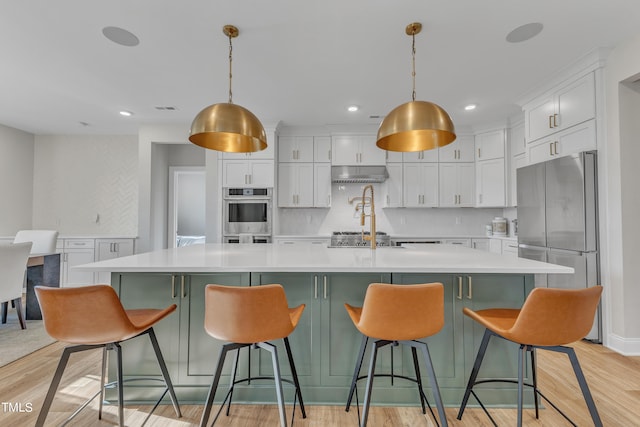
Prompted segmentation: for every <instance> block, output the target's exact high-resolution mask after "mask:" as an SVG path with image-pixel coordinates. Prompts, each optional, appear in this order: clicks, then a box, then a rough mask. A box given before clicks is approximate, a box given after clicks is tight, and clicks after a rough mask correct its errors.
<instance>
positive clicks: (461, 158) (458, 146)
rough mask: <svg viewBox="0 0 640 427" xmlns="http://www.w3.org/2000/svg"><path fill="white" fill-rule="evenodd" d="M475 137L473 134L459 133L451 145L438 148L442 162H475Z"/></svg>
mask: <svg viewBox="0 0 640 427" xmlns="http://www.w3.org/2000/svg"><path fill="white" fill-rule="evenodd" d="M473 148H474V138H473V136H472V135H458V136H457V137H456V140H455V141H453V142H452V143H451V144H449V145H445V146H444V147H440V148H439V149H438V159H439V161H440V162H473V159H474V152H473Z"/></svg>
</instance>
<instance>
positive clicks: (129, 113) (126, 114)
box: [120, 110, 133, 117]
mask: <svg viewBox="0 0 640 427" xmlns="http://www.w3.org/2000/svg"><path fill="white" fill-rule="evenodd" d="M120 115H121V116H125V117H131V116H133V113H132V112H131V111H124V110H123V111H120Z"/></svg>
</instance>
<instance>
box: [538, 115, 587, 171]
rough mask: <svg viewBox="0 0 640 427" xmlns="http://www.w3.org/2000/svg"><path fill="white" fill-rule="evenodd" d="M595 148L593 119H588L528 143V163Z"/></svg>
mask: <svg viewBox="0 0 640 427" xmlns="http://www.w3.org/2000/svg"><path fill="white" fill-rule="evenodd" d="M595 148H596V128H595V121H594V120H589V121H587V122H584V123H581V124H579V125H576V126H573V127H571V128H569V129H567V130H565V131H562V132H558V133H556V134H554V135H552V136H550V137H548V138H543V139H541V140H540V141H538V142H535V143H533V144H529V147H528V154H529V155H528V161H529V164H534V163H541V162H545V161H547V160H551V159H553V158H556V157H562V156H567V155H569V154H575V153H579V152H581V151H586V150H593V149H595Z"/></svg>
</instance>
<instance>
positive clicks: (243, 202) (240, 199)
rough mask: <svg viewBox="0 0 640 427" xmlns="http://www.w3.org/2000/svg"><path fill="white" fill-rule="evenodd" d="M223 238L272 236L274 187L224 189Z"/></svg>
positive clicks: (225, 239) (226, 239)
mask: <svg viewBox="0 0 640 427" xmlns="http://www.w3.org/2000/svg"><path fill="white" fill-rule="evenodd" d="M222 198H223V204H224V215H223V239H224V241H229V239H236V238H237V239H240V237H241V236H242V237H243V239H246V238H248V236H254V237H269V238H271V223H272V220H271V217H272V214H273V212H272V198H273V196H272V189H271V188H224V189H223V196H222Z"/></svg>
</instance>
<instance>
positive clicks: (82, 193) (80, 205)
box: [32, 135, 138, 236]
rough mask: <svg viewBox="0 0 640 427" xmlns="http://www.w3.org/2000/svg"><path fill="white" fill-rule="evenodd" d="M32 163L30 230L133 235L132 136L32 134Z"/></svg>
mask: <svg viewBox="0 0 640 427" xmlns="http://www.w3.org/2000/svg"><path fill="white" fill-rule="evenodd" d="M33 165H34V166H33V188H34V190H33V221H32V223H33V224H32V225H33V228H47V229H55V230H58V231H59V232H60V234H63V235H64V234H67V235H120V236H137V234H138V230H137V225H138V175H137V168H138V158H137V138H136V137H135V136H120V135H118V136H104V135H99V136H96V135H45V136H36V137H35V150H34V156H33Z"/></svg>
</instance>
